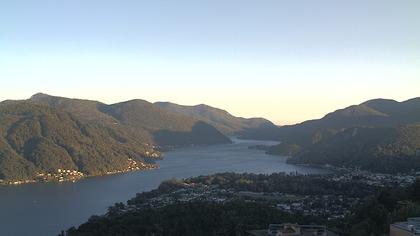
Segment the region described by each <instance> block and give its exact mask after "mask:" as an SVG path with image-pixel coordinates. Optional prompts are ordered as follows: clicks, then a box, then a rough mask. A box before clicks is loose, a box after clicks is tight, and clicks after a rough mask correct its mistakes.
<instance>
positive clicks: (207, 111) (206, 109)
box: [155, 102, 276, 136]
mask: <svg viewBox="0 0 420 236" xmlns="http://www.w3.org/2000/svg"><path fill="white" fill-rule="evenodd" d="M155 104H156V105H157V106H159V107H161V108H162V109H165V110H167V111H169V112H174V113H177V114H181V115H184V116H188V117H191V118H194V119H197V120H201V121H204V122H206V123H208V124H211V125H213V126H214V127H216V128H217V129H218V130H219V131H220V132H222V133H224V134H226V135H239V136H244V135H248V136H251V135H252V134H253V133H254V132H255V131H257V130H260V129H262V130H264V129H273V128H275V127H276V126H275V125H274V124H273V123H271V122H270V121H269V120H266V119H263V118H250V119H246V118H242V117H235V116H233V115H231V114H229V113H228V112H227V111H225V110H221V109H218V108H214V107H211V106H207V105H204V104H200V105H196V106H182V105H178V104H174V103H170V102H157V103H155Z"/></svg>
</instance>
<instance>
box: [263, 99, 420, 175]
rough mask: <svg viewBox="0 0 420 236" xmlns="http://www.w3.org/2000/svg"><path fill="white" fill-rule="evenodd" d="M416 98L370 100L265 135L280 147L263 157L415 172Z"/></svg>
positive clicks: (419, 107)
mask: <svg viewBox="0 0 420 236" xmlns="http://www.w3.org/2000/svg"><path fill="white" fill-rule="evenodd" d="M419 124H420V98H414V99H410V100H407V101H404V102H397V101H394V100H386V99H375V100H370V101H367V102H364V103H362V104H360V105H353V106H350V107H347V108H344V109H340V110H337V111H335V112H332V113H329V114H327V115H326V116H325V117H323V118H322V119H319V120H310V121H305V122H303V123H301V124H297V125H290V126H284V127H280V128H278V129H275V130H272V131H271V133H270V134H269V135H271V136H275V137H276V138H277V139H278V140H281V141H282V143H281V144H279V145H277V146H273V147H269V148H267V149H268V151H267V152H268V153H271V154H280V155H291V156H292V158H291V159H290V162H293V163H305V164H307V163H309V164H320V165H322V164H331V165H336V166H347V167H354V166H359V167H362V168H365V169H370V170H376V171H385V172H396V171H407V170H411V169H420V157H419V153H420V138H419V136H420V129H419V126H418V125H419Z"/></svg>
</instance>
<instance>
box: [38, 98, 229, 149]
mask: <svg viewBox="0 0 420 236" xmlns="http://www.w3.org/2000/svg"><path fill="white" fill-rule="evenodd" d="M31 100H33V101H36V102H38V103H42V104H46V105H48V106H52V107H54V108H56V109H59V110H64V111H68V112H71V113H72V114H75V115H77V116H78V117H81V119H83V120H84V121H86V122H88V123H100V124H103V125H104V126H111V127H114V128H117V129H119V130H123V131H124V132H126V133H129V134H131V135H132V136H134V137H135V138H136V139H138V140H141V141H144V142H151V143H156V144H158V145H170V146H182V145H191V144H193V145H199V144H217V143H229V142H230V140H229V139H228V138H227V137H226V136H224V135H223V134H221V133H220V132H218V131H217V130H216V129H215V128H214V127H212V126H211V125H209V127H208V129H207V130H198V129H196V128H195V127H197V126H199V125H200V124H201V123H202V122H201V121H200V120H198V119H195V118H193V117H190V116H188V115H182V114H180V113H175V112H170V111H167V110H164V109H162V108H160V107H159V106H157V105H154V104H152V103H150V102H147V101H144V100H140V99H136V100H131V101H126V102H121V103H116V104H111V105H107V104H104V103H100V102H96V101H89V100H80V99H68V98H62V97H53V96H49V95H45V94H37V95H34V96H32V98H31ZM179 133H182V134H183V137H184V138H183V139H181V140H180V139H178V137H179V136H178V134H179ZM163 134H165V135H163ZM206 138H208V139H206ZM182 140H184V141H185V142H183V141H182ZM205 140H208V142H206V141H205Z"/></svg>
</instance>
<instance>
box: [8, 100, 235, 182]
mask: <svg viewBox="0 0 420 236" xmlns="http://www.w3.org/2000/svg"><path fill="white" fill-rule="evenodd" d="M230 142H231V141H230V139H229V138H227V137H226V136H225V135H223V134H222V133H220V132H219V131H218V130H217V129H216V128H214V127H213V126H211V125H210V124H207V123H204V122H202V121H200V120H198V119H195V118H193V117H189V116H183V115H182V114H177V113H172V112H169V111H166V110H164V109H161V108H160V107H159V106H156V105H154V104H152V103H149V102H146V101H143V100H132V101H127V102H122V103H117V104H112V105H107V104H103V103H100V102H96V101H89V100H81V99H69V98H63V97H55V96H50V95H46V94H36V95H34V96H32V97H31V99H29V100H21V101H4V102H1V103H0V180H3V181H13V180H33V179H34V178H35V177H37V176H38V175H39V174H44V175H46V174H48V173H50V174H52V173H57V171H58V170H59V169H60V170H66V171H67V170H71V171H77V172H81V173H83V174H85V175H100V174H105V173H109V172H118V171H126V170H128V169H130V168H132V167H133V165H134V167H136V166H137V164H140V165H141V164H144V163H149V162H151V161H153V158H155V157H157V156H158V152H156V151H155V150H153V146H154V144H157V145H170V146H183V145H204V144H220V143H230ZM133 162H134V164H133ZM137 167H138V166H137ZM143 167H144V165H143Z"/></svg>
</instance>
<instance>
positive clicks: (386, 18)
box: [0, 0, 420, 124]
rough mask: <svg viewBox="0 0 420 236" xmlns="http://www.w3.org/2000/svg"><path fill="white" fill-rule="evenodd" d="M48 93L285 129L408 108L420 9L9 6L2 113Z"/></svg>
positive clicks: (364, 5) (0, 19)
mask: <svg viewBox="0 0 420 236" xmlns="http://www.w3.org/2000/svg"><path fill="white" fill-rule="evenodd" d="M37 92H43V93H48V94H51V95H58V96H64V97H72V98H84V99H92V100H99V101H102V102H105V103H115V102H120V101H125V100H130V99H134V98H141V99H145V100H148V101H150V102H155V101H171V102H175V103H179V104H185V105H194V104H200V103H205V104H208V105H211V106H215V107H219V108H223V109H226V110H228V111H229V112H231V113H232V114H234V115H236V116H243V117H256V116H258V117H265V118H268V119H270V120H271V121H273V122H275V123H276V124H293V123H298V122H302V121H304V120H307V119H316V118H321V117H322V116H323V115H325V114H326V113H328V112H330V111H334V110H336V109H339V108H343V107H346V106H349V105H352V104H359V103H361V102H363V101H365V100H369V99H373V98H390V99H395V100H398V101H403V100H406V99H409V98H413V97H419V96H420V1H418V0H398V1H397V0H352V1H341V0H328V1H327V0H317V1H314V0H282V1H280V0H258V1H256V0H252V1H251V0H171V1H169V0H153V1H141V0H131V1H130V0H113V1H110V0H89V1H86V0H71V1H70V0H62V1H58V0H14V1H0V101H1V100H5V99H26V98H29V97H30V96H31V95H32V94H35V93H37Z"/></svg>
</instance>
